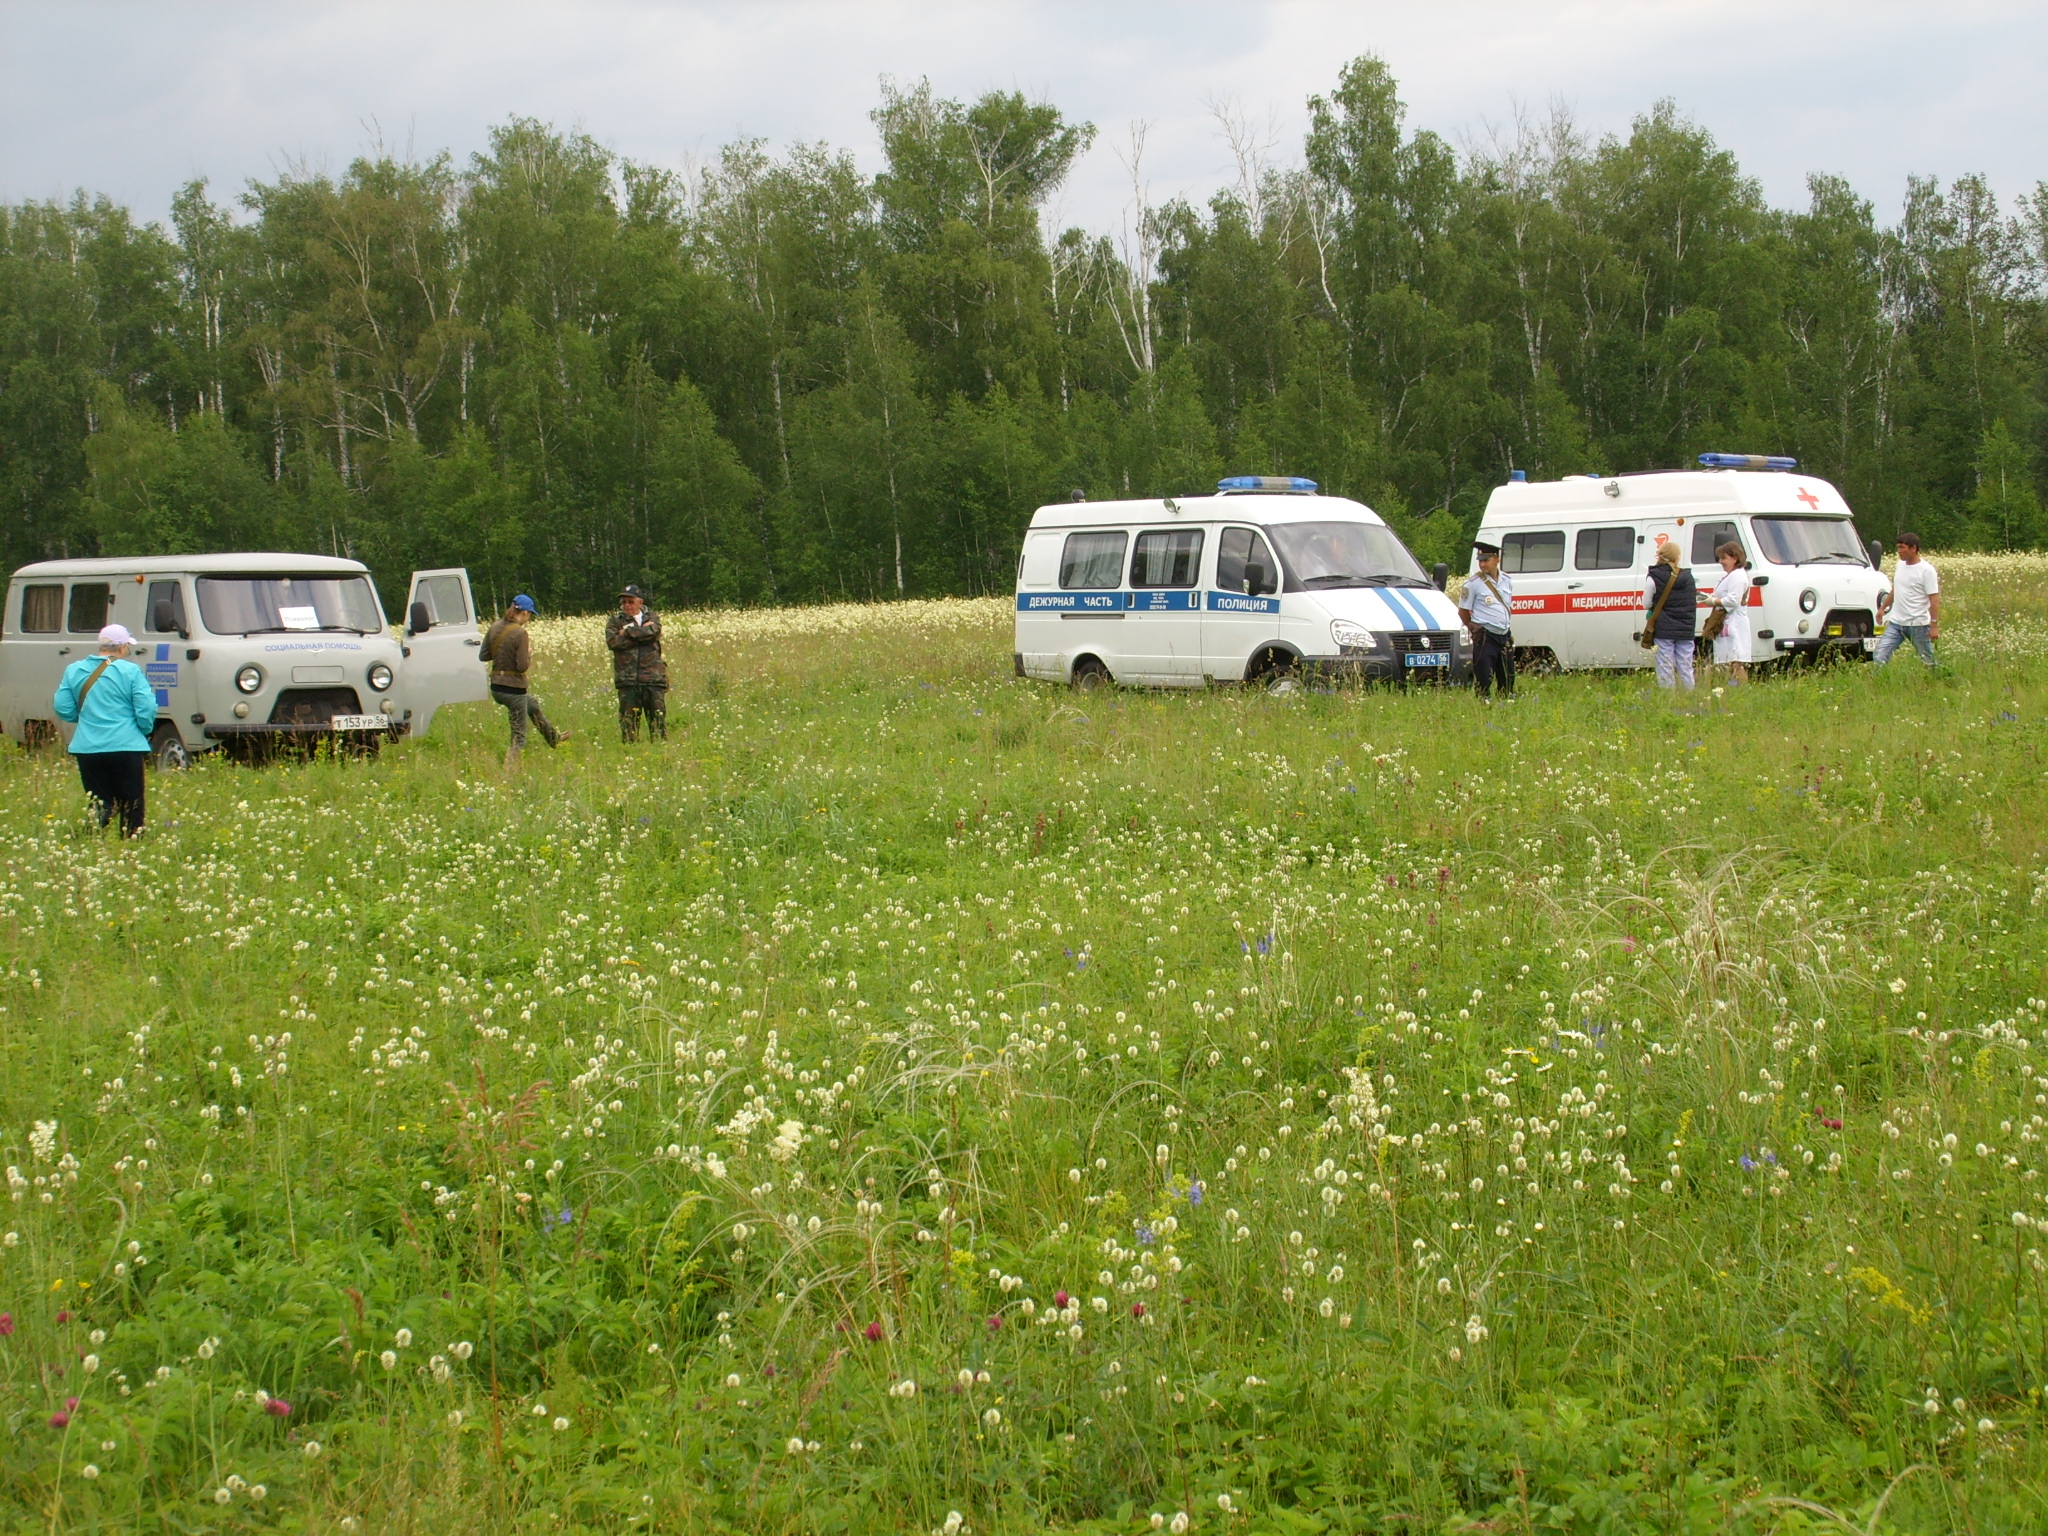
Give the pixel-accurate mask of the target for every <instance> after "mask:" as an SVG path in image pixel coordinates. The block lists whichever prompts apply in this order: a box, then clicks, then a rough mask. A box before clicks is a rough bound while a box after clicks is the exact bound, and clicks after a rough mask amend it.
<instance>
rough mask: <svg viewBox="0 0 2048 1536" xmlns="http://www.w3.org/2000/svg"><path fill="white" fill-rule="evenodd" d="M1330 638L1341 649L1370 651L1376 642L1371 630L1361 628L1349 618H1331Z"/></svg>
mask: <svg viewBox="0 0 2048 1536" xmlns="http://www.w3.org/2000/svg"><path fill="white" fill-rule="evenodd" d="M1330 638H1331V640H1333V641H1335V642H1336V646H1337V649H1338V650H1340V651H1369V650H1371V649H1372V648H1373V645H1374V643H1375V642H1374V640H1373V637H1372V631H1371V630H1369V629H1360V628H1359V627H1358V626H1357V625H1356V624H1353V623H1352V622H1351V621H1350V620H1349V619H1333V620H1331V621H1330Z"/></svg>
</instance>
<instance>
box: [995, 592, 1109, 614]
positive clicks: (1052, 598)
mask: <svg viewBox="0 0 2048 1536" xmlns="http://www.w3.org/2000/svg"><path fill="white" fill-rule="evenodd" d="M1127 596H1129V594H1128V593H1124V592H1019V593H1018V594H1017V611H1018V612H1019V613H1121V612H1123V608H1124V599H1125V598H1126V597H1127Z"/></svg>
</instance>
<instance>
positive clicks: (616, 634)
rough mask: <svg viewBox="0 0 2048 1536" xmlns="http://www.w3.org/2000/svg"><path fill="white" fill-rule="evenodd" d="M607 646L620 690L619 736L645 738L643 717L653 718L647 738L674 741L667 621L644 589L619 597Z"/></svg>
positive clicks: (606, 633)
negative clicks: (664, 642)
mask: <svg viewBox="0 0 2048 1536" xmlns="http://www.w3.org/2000/svg"><path fill="white" fill-rule="evenodd" d="M604 643H605V644H606V645H608V646H610V647H611V653H612V686H613V687H614V688H616V689H617V690H618V692H619V737H620V739H621V740H623V741H627V742H634V741H638V740H639V739H640V719H641V717H642V716H643V715H644V716H645V717H646V719H647V739H648V740H649V741H665V740H667V739H668V667H667V665H666V664H665V663H664V662H663V661H662V659H661V619H660V618H659V617H658V616H657V615H656V614H655V612H654V610H653V609H651V608H649V607H648V606H647V594H646V593H645V592H642V591H641V590H640V589H639V588H638V587H627V588H625V589H624V590H622V591H621V592H620V593H619V611H618V612H617V613H615V614H613V615H612V616H611V617H610V618H609V619H607V620H605V625H604Z"/></svg>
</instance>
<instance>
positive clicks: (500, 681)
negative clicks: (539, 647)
mask: <svg viewBox="0 0 2048 1536" xmlns="http://www.w3.org/2000/svg"><path fill="white" fill-rule="evenodd" d="M534 611H535V610H534V606H533V599H532V598H530V597H528V596H527V595H526V594H525V593H524V592H522V593H520V594H519V595H518V596H517V597H515V598H513V599H512V606H511V607H510V608H507V609H506V610H505V616H504V617H503V618H502V619H500V620H498V622H497V623H495V624H493V625H492V626H491V629H490V633H489V634H487V635H485V636H484V650H483V657H484V660H485V661H487V662H489V663H490V664H491V697H492V698H494V699H496V700H497V701H498V702H499V703H500V704H502V705H504V706H505V712H506V713H507V714H508V715H510V716H511V717H512V745H511V746H510V747H509V748H507V749H506V751H505V766H506V767H507V768H517V767H518V766H519V754H520V753H521V752H522V751H523V750H524V749H525V747H526V722H527V721H529V720H531V721H532V722H533V723H534V725H535V726H537V727H538V728H539V729H540V734H541V739H542V740H543V741H545V742H546V743H547V744H548V745H549V746H551V747H559V746H560V745H561V744H562V743H563V742H565V741H567V740H568V739H569V733H568V732H567V731H558V730H556V729H555V728H554V727H553V726H552V725H549V724H548V717H547V716H546V715H544V714H542V713H541V711H540V700H539V699H537V698H535V697H534V696H533V695H532V694H531V693H529V692H527V689H526V674H527V673H528V672H529V671H531V670H532V668H533V636H531V635H529V634H528V633H527V632H526V625H527V622H528V621H529V620H530V619H532V617H533V615H534Z"/></svg>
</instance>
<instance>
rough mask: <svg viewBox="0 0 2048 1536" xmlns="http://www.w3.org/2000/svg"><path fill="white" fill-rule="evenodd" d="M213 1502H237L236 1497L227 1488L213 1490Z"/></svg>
mask: <svg viewBox="0 0 2048 1536" xmlns="http://www.w3.org/2000/svg"><path fill="white" fill-rule="evenodd" d="M213 1502H214V1503H216V1504H232V1503H234V1502H235V1496H234V1494H233V1493H232V1492H230V1491H229V1490H228V1489H226V1488H216V1489H214V1490H213Z"/></svg>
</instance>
